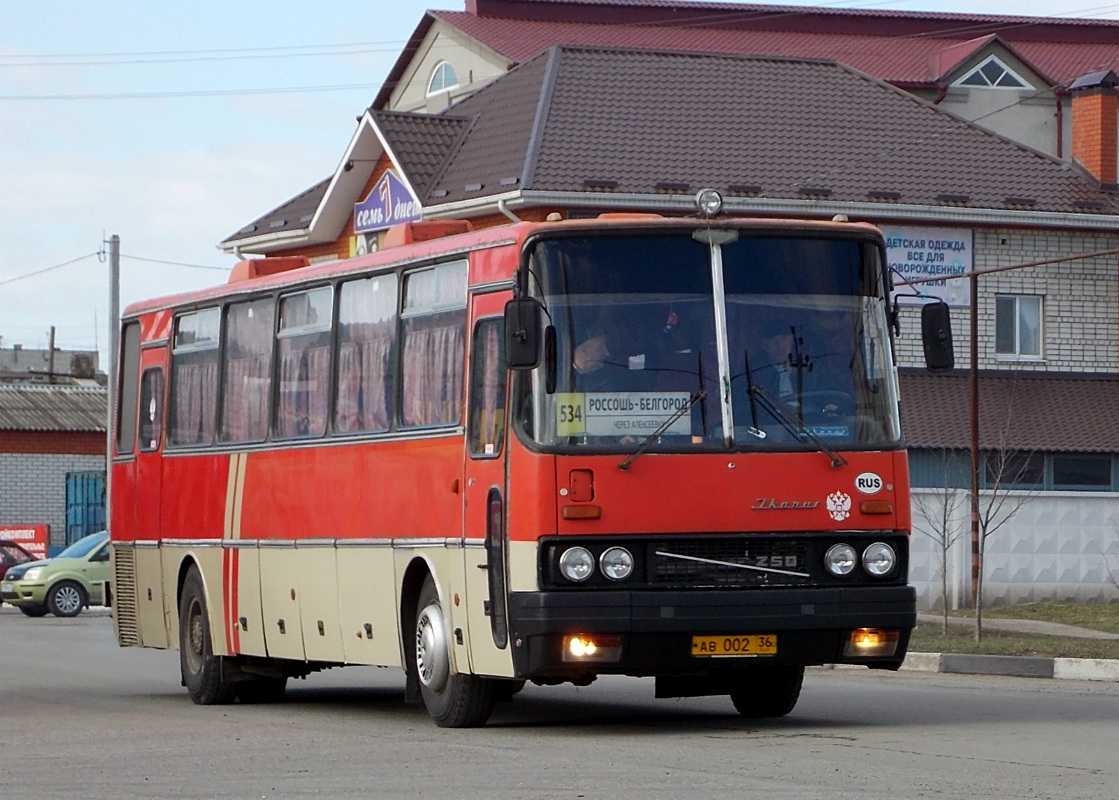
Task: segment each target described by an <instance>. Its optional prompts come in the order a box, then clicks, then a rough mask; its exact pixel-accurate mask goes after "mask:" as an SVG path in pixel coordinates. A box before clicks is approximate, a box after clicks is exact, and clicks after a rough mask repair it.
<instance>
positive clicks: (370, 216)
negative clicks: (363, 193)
mask: <svg viewBox="0 0 1119 800" xmlns="http://www.w3.org/2000/svg"><path fill="white" fill-rule="evenodd" d="M422 211H423V209H422V207H421V206H420V201H419V200H417V199H416V197H415V195H413V194H412V193H411V192H410V191H408V187H407V186H405V185H404V183H403V182H402V181H401V180H400V178H398V177H396V174H395V173H394V172H393V171H392V170H386V171H385V174H384V175H382V176H381V179H380V180H379V181H377V185H376V186H374V187H373V190H372V191H371V192H369V196H368V197H366V198H365V199H364V200H362V201H361V202H360V203H355V204H354V233H369V232H370V231H380V230H384V229H385V228H388V227H390V226H392V225H396V224H397V223H400V222H412V221H413V220H417V219H419V218H420V215H421V213H422Z"/></svg>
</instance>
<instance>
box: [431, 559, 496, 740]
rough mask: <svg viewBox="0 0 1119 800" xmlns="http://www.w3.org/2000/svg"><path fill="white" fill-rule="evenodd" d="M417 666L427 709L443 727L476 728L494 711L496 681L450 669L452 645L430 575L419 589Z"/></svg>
mask: <svg viewBox="0 0 1119 800" xmlns="http://www.w3.org/2000/svg"><path fill="white" fill-rule="evenodd" d="M417 608H418V609H419V610H418V612H417V613H416V632H415V656H416V661H415V669H416V677H417V678H418V679H419V683H420V694H421V695H422V696H423V701H424V705H425V706H427V712H428V714H430V715H431V718H432V719H433V720H434V721H435V724H436V725H438V726H439V727H441V728H476V727H478V726H480V725H484V724H485V723H486V720H487V719H489V717H490V714H491V713H492V712H493V706H494V702H495V701H496V692H495V687H494V682H493V681H492V680H489V679H487V678H482V677H479V676H477V675H463V674H459V673H455V672H452V670H451V645H450V638H449V636H448V630H447V622H446V618H445V617H444V616H443V606H442V604H441V603H440V602H439V593H438V592H437V591H436V590H435V582H434V581H433V580H432V579H431V576H430V575H429V576H428V577H427V578H426V579H425V580H424V584H423V588H422V589H421V590H420V599H419V603H418V605H417Z"/></svg>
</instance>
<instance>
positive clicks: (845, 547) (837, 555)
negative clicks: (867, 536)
mask: <svg viewBox="0 0 1119 800" xmlns="http://www.w3.org/2000/svg"><path fill="white" fill-rule="evenodd" d="M857 563H859V556H858V554H857V553H856V552H855V548H853V547H852V546H851V545H849V544H833V545H832V546H831V547H829V548H828V552H826V553H824V566H825V567H827V570H828V572H830V573H831V574H832V575H835V576H837V577H841V576H843V575H850V574H851V570H853V569H854V568H855V565H856V564H857Z"/></svg>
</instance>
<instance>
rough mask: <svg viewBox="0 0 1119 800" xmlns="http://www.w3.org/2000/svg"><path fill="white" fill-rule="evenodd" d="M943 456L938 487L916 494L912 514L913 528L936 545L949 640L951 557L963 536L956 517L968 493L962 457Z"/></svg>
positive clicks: (944, 624)
mask: <svg viewBox="0 0 1119 800" xmlns="http://www.w3.org/2000/svg"><path fill="white" fill-rule="evenodd" d="M942 453H943V457H942V458H941V460H940V465H939V467H940V469H939V475H938V480H937V486H936V487H935V488H930V489H928V490H927V491H925V492H922V493H920V494H917V493H913V494H912V499H913V510H914V511H915V512H916V513H915V514H914V515H913V517H914V520H913V522H914V524H913V528H914V529H915V530H916V531H918V532H919V533H921V534H923V535H925V536H927V537H929V538H930V539H932V540H933V542H934V543H935V544H936V553H937V560H938V565H939V567H940V603H941V607H942V611H943V614H944V619H943V622H942V628H941V632H942V634H943V635H945V636H947V635H948V553H949V552H950V551H951V549H952V547H953V545H955V544H956V542H958V541H959V540H960V538H961V537H962V536H963V535H964V529H963V528H961V527H960V526H959V524H958V519H957V515H958V512H959V511H960V509H961V508H962V507H963V506H964V504H965V501H966V499H967V491H966V489H965V488H964V487H963V486H962V485H961V484H962V483H963V481H962V480H961V478H962V475H963V472H962V470H963V464H962V460H961V458H960V455H959V453H957V452H956V451H954V450H944V451H942ZM918 518H920V519H921V520H923V524H918V522H917V520H918Z"/></svg>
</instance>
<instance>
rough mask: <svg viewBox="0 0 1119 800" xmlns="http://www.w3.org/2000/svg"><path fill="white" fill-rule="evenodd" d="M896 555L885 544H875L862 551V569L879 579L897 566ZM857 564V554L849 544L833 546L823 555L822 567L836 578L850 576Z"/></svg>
mask: <svg viewBox="0 0 1119 800" xmlns="http://www.w3.org/2000/svg"><path fill="white" fill-rule="evenodd" d="M897 560H898V558H897V554H896V553H894V548H892V547H890V546H889V545H888V544H886V543H885V542H875V543H874V544H871V545H868V546H867V548H866V549H865V550H863V556H862V564H863V569H864V570H866V573H867V574H868V575H873V576H874V577H875V578H881V577H883V576H884V575H889V574H890V573H891V572H893V571H894V567H895V566H896V565H897ZM858 563H859V554H858V553H857V552H856V551H855V548H854V547H852V546H851V545H849V544H835V545H832V546H831V547H829V548H828V552H827V553H825V554H824V566H825V567H826V568H827V570H828V572H830V573H831V574H832V575H835V576H836V577H843V576H844V575H850V574H851V572H852V571H854V569H855V566H856V565H857V564H858Z"/></svg>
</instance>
